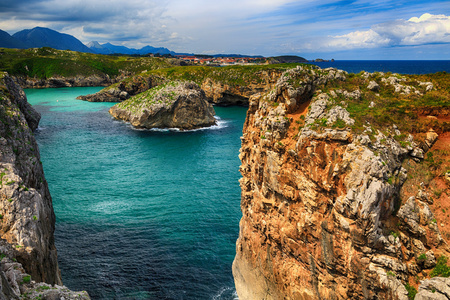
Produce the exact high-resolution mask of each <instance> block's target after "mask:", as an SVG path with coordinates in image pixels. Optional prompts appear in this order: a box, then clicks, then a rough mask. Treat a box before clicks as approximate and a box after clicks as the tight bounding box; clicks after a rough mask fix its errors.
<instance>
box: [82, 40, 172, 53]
mask: <svg viewBox="0 0 450 300" xmlns="http://www.w3.org/2000/svg"><path fill="white" fill-rule="evenodd" d="M87 46H88V47H89V48H90V49H91V50H92V51H94V52H95V53H98V54H128V55H133V54H139V55H145V54H149V53H151V54H157V53H158V54H161V55H164V54H172V55H175V54H176V53H175V52H173V51H170V50H169V49H167V48H163V47H159V48H155V47H152V46H145V47H143V48H141V49H134V48H128V47H125V46H116V45H113V44H110V43H106V44H99V43H98V42H90V43H88V44H87Z"/></svg>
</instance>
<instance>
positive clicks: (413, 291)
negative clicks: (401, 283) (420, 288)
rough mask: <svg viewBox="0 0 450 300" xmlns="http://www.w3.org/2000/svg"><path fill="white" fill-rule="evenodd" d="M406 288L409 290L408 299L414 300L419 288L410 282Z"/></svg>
mask: <svg viewBox="0 0 450 300" xmlns="http://www.w3.org/2000/svg"><path fill="white" fill-rule="evenodd" d="M405 288H406V290H407V291H408V299H409V300H414V298H415V297H416V294H417V290H416V288H415V287H413V286H411V285H409V283H407V284H406V285H405Z"/></svg>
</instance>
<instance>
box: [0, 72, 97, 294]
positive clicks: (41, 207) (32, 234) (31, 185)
mask: <svg viewBox="0 0 450 300" xmlns="http://www.w3.org/2000/svg"><path fill="white" fill-rule="evenodd" d="M39 119H40V115H39V113H37V112H36V111H35V110H34V109H33V108H32V107H31V105H30V104H29V103H28V102H27V99H26V96H25V93H24V92H23V90H22V89H21V88H20V87H19V86H18V85H17V84H16V83H15V82H14V81H13V80H12V79H11V78H10V77H9V76H8V75H7V74H5V73H1V74H0V121H1V123H0V172H1V174H0V197H1V199H0V222H1V227H0V235H1V239H2V241H1V247H0V248H1V249H0V250H1V251H2V252H1V254H0V256H1V259H2V260H1V274H0V275H1V277H2V281H1V288H2V293H3V294H2V293H0V298H1V299H16V298H18V297H20V296H21V295H22V294H23V293H26V292H28V293H32V292H31V291H32V290H33V289H35V288H39V287H41V286H43V285H42V284H37V283H36V282H46V283H48V284H50V285H55V284H56V285H61V275H60V271H59V268H58V261H57V253H56V248H55V244H54V235H53V232H54V230H55V214H54V212H53V206H52V199H51V196H50V193H49V190H48V186H47V182H46V180H45V177H44V172H43V168H42V164H41V161H40V156H39V150H38V145H37V143H36V140H35V138H34V136H33V132H32V131H33V130H35V129H36V128H37V126H38V123H39ZM26 273H28V274H29V275H28V274H26ZM45 286H46V287H48V286H49V285H45ZM46 287H44V288H42V289H47V288H46ZM53 289H54V290H58V289H63V290H67V289H65V288H64V287H60V286H59V287H56V286H55V287H52V290H53ZM48 293H50V291H49V292H48ZM52 293H53V292H52ZM55 293H56V294H58V293H57V292H55ZM55 293H53V294H55ZM56 294H55V295H56ZM61 295H62V294H61ZM2 297H3V298H2ZM87 298H88V296H87V294H86V297H84V298H82V299H87ZM52 299H53V298H52ZM58 299H59V298H58Z"/></svg>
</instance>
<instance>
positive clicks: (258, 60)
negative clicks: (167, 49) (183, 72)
mask: <svg viewBox="0 0 450 300" xmlns="http://www.w3.org/2000/svg"><path fill="white" fill-rule="evenodd" d="M174 57H176V58H178V59H181V60H182V61H184V62H185V63H186V64H189V65H211V66H228V65H263V64H270V63H274V59H273V58H268V57H261V56H257V57H241V56H237V57H233V56H227V57H215V56H206V55H175V56H174ZM297 59H300V61H301V62H307V60H305V59H303V58H299V57H295V59H294V61H292V62H300V61H296V60H297ZM326 61H334V59H331V60H325V59H320V58H319V59H315V60H311V61H310V62H326ZM282 62H291V61H283V60H282Z"/></svg>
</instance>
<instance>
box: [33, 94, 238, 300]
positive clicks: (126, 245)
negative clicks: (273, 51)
mask: <svg viewBox="0 0 450 300" xmlns="http://www.w3.org/2000/svg"><path fill="white" fill-rule="evenodd" d="M99 89H100V88H61V89H44V90H26V93H27V96H28V100H29V102H30V103H31V104H32V105H33V106H34V107H35V108H36V109H37V110H38V111H39V112H41V114H42V120H41V123H40V126H39V129H38V131H37V133H36V138H37V140H38V144H39V147H40V151H41V160H42V162H43V165H44V170H45V174H46V178H47V181H48V183H49V187H50V192H51V194H52V197H53V205H54V209H55V213H56V232H55V239H56V247H57V249H58V260H59V265H60V268H61V272H62V277H63V282H64V284H65V285H67V286H68V287H70V288H71V289H74V290H81V289H84V290H87V291H88V292H89V294H90V295H91V297H92V298H93V299H233V298H234V297H235V296H234V282H233V277H232V274H231V264H232V261H233V258H234V255H235V243H236V239H237V237H238V232H239V220H240V217H241V213H240V188H239V183H238V180H239V178H240V174H239V172H238V169H239V165H240V162H239V158H238V154H239V147H240V138H239V137H240V136H241V135H242V126H243V122H244V119H245V112H246V108H242V107H231V108H220V107H216V113H217V115H218V116H219V117H220V122H219V126H217V127H214V128H212V129H205V130H198V131H192V132H171V131H137V130H133V129H132V128H131V127H130V126H129V125H127V124H125V123H122V122H118V121H115V120H113V119H112V118H111V117H110V115H109V114H108V108H109V107H110V106H111V105H112V104H110V103H89V102H83V101H80V100H75V97H76V96H78V95H81V94H88V93H93V92H95V91H98V90H99Z"/></svg>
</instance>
